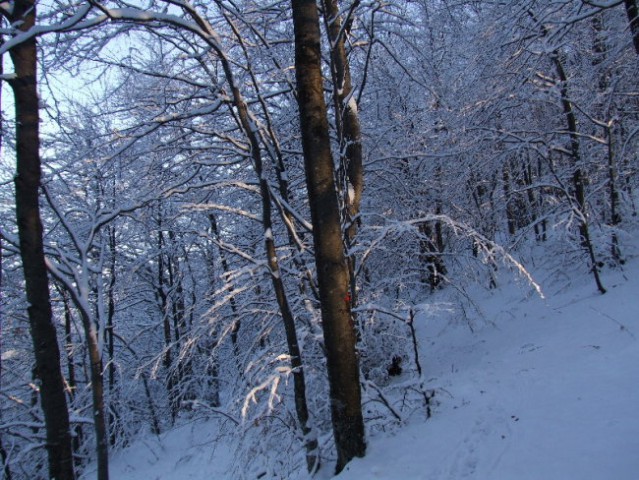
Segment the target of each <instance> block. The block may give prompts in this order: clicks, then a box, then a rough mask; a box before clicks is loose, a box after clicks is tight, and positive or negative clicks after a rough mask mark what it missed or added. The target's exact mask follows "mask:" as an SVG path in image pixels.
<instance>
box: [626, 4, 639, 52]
mask: <svg viewBox="0 0 639 480" xmlns="http://www.w3.org/2000/svg"><path fill="white" fill-rule="evenodd" d="M623 3H624V6H625V7H626V15H627V16H628V23H629V24H630V32H631V33H632V44H633V46H634V47H635V52H636V54H637V55H639V8H637V0H624V2H623Z"/></svg>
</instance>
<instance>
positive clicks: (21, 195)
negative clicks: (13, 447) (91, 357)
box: [9, 0, 74, 480]
mask: <svg viewBox="0 0 639 480" xmlns="http://www.w3.org/2000/svg"><path fill="white" fill-rule="evenodd" d="M35 18H36V12H35V2H34V0H16V2H15V3H14V6H13V18H11V20H12V23H14V22H21V23H20V25H19V27H18V28H19V29H20V30H22V31H26V30H28V29H29V28H31V27H32V26H33V25H34V24H35ZM9 53H10V55H11V60H12V61H13V65H14V68H15V74H16V76H15V78H14V79H12V80H11V82H10V85H11V87H12V89H13V93H14V97H15V112H16V113H15V115H16V160H17V175H16V177H15V188H16V194H15V195H16V216H17V221H18V237H19V240H20V255H21V258H22V267H23V269H24V279H25V287H26V294H27V302H28V304H29V307H28V309H27V310H28V313H29V324H30V329H31V337H32V339H33V347H34V353H35V364H36V367H35V370H36V374H37V377H38V380H39V381H40V396H41V405H42V410H43V413H44V422H45V427H46V434H47V453H48V459H49V477H50V478H55V479H56V480H72V479H73V478H74V472H73V454H72V448H71V434H70V430H69V411H68V409H67V401H66V397H65V394H64V383H63V379H62V372H61V370H60V349H59V346H58V339H57V337H56V329H55V325H54V323H53V318H52V311H51V300H50V295H49V279H48V276H47V268H46V264H45V258H44V247H43V241H42V230H43V227H42V220H41V217H40V205H39V203H38V193H39V192H38V190H39V188H40V178H41V163H40V152H39V147H40V136H39V125H38V123H39V121H40V116H39V111H38V92H37V53H36V42H35V38H31V39H29V40H27V41H25V42H22V43H20V44H19V45H16V46H15V47H13V48H12V49H11V50H10V51H9Z"/></svg>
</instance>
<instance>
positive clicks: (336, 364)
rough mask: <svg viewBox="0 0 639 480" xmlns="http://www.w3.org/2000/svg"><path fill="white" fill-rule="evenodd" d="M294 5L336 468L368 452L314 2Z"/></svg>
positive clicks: (296, 0) (298, 0) (305, 0)
mask: <svg viewBox="0 0 639 480" xmlns="http://www.w3.org/2000/svg"><path fill="white" fill-rule="evenodd" d="M292 7H293V24H294V28H295V68H296V79H297V89H298V105H299V111H300V124H301V130H302V146H303V150H304V165H305V170H306V184H307V189H308V196H309V203H310V208H311V218H312V222H313V242H314V246H315V263H316V266H317V278H318V284H319V291H320V304H321V309H322V327H323V330H324V342H325V346H326V361H327V368H328V379H329V384H330V397H331V414H332V418H333V431H334V435H335V446H336V448H337V465H336V470H337V471H338V472H339V471H341V470H342V469H343V468H344V466H345V465H346V463H348V462H349V461H350V460H351V459H352V458H353V457H361V456H363V455H364V453H365V451H366V443H365V439H364V421H363V417H362V408H361V391H360V385H359V366H358V359H357V354H356V351H355V341H356V335H355V330H354V328H353V321H352V317H351V305H350V294H349V288H350V285H349V273H348V264H347V260H346V258H345V255H344V244H343V238H342V230H341V224H340V214H339V205H338V202H337V193H336V187H335V181H334V173H335V172H334V166H333V158H332V154H331V148H330V138H329V131H328V120H327V114H326V103H325V101H324V95H323V88H322V73H321V49H320V28H319V16H318V12H317V5H316V3H315V1H314V0H292Z"/></svg>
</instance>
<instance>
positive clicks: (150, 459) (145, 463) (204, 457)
mask: <svg viewBox="0 0 639 480" xmlns="http://www.w3.org/2000/svg"><path fill="white" fill-rule="evenodd" d="M218 432H219V427H218V426H217V425H215V422H214V421H199V422H198V421H194V422H192V423H189V424H186V425H182V426H180V427H179V428H176V429H174V430H172V431H170V432H168V433H165V434H161V435H159V436H156V435H151V434H148V435H146V436H143V437H142V438H140V439H139V440H137V441H136V442H134V443H133V445H131V446H130V447H128V448H126V449H125V450H122V451H120V452H116V453H112V454H111V458H110V466H109V473H110V477H111V478H115V479H126V480H162V479H175V480H177V479H179V480H203V479H209V480H210V479H212V478H218V479H222V478H228V477H227V476H226V472H227V471H228V470H229V465H230V463H231V458H230V456H229V451H228V449H226V448H225V445H223V444H220V442H217V441H216V440H217V437H216V436H217V434H218ZM94 478H95V468H94V469H89V471H87V472H86V473H85V475H84V476H83V477H82V480H89V479H94Z"/></svg>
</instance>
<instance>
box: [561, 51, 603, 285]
mask: <svg viewBox="0 0 639 480" xmlns="http://www.w3.org/2000/svg"><path fill="white" fill-rule="evenodd" d="M551 58H552V61H553V63H554V64H555V69H556V70H557V75H558V77H559V81H560V82H561V83H560V88H559V90H560V92H561V105H562V107H563V111H564V115H565V116H566V123H567V127H568V135H569V136H570V153H571V156H572V161H573V175H572V182H573V186H574V188H575V200H576V201H577V205H576V209H577V213H578V214H579V216H580V217H581V218H580V219H579V237H580V241H581V245H582V247H583V248H584V249H585V250H586V252H587V253H588V255H589V257H590V264H591V270H592V274H593V276H594V278H595V283H596V284H597V289H598V290H599V291H600V292H601V293H602V294H603V293H606V289H605V288H604V286H603V284H602V283H601V278H600V277H599V266H598V264H597V259H596V257H595V249H594V246H593V244H592V239H591V238H590V228H589V226H588V208H587V205H586V176H585V174H584V173H583V170H582V168H581V153H580V151H579V134H578V132H577V118H576V116H575V112H574V110H573V107H572V102H571V101H570V97H569V96H568V76H567V75H566V72H565V70H564V66H563V63H562V61H561V59H560V58H559V52H556V51H555V52H553V53H552V54H551Z"/></svg>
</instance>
